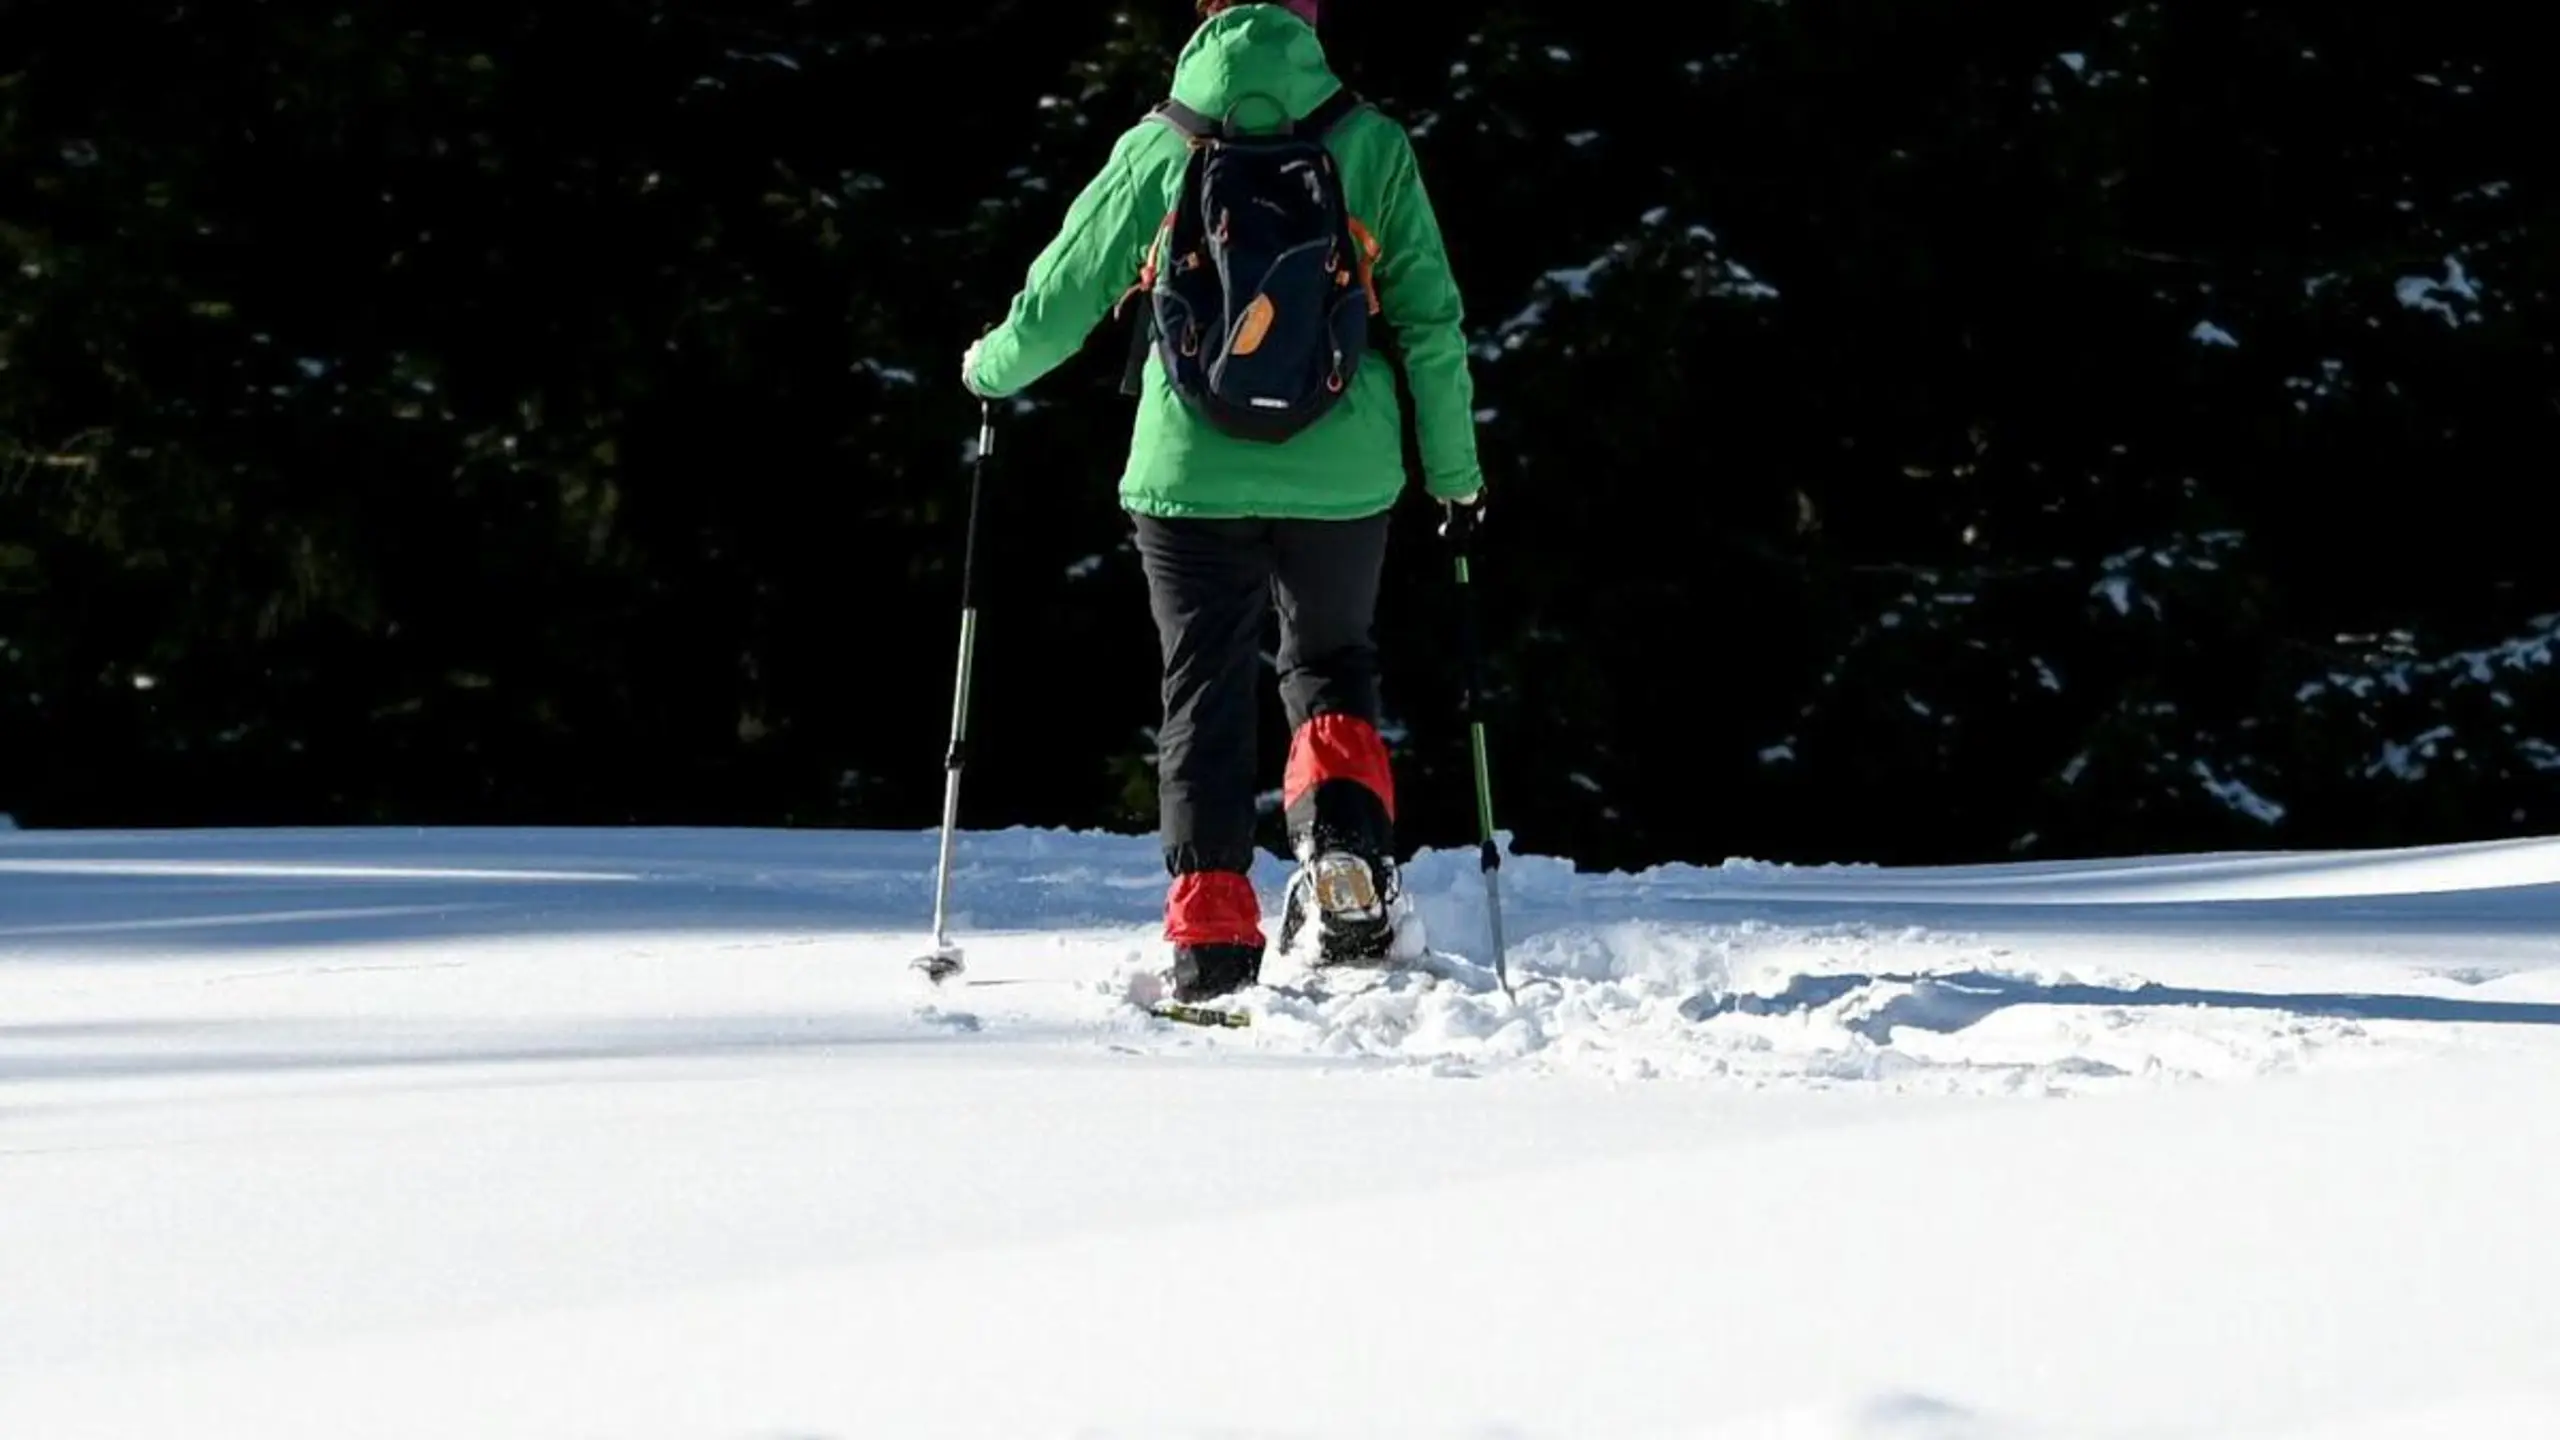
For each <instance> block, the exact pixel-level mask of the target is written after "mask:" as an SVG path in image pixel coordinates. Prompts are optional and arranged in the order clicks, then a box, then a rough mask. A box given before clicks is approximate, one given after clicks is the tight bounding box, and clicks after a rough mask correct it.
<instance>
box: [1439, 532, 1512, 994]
mask: <svg viewBox="0 0 2560 1440" xmlns="http://www.w3.org/2000/svg"><path fill="white" fill-rule="evenodd" d="M1482 503H1483V502H1482V501H1481V500H1479V501H1478V502H1477V504H1478V505H1481V504H1482ZM1446 509H1447V511H1448V514H1447V515H1446V517H1445V518H1444V519H1443V520H1442V521H1441V523H1440V533H1441V534H1443V535H1445V536H1448V537H1449V539H1450V541H1451V542H1452V543H1453V544H1455V545H1456V546H1457V552H1458V553H1457V577H1458V592H1459V594H1461V595H1462V596H1464V597H1465V599H1464V601H1463V602H1462V603H1461V604H1460V606H1459V609H1458V627H1459V633H1460V636H1461V638H1462V642H1463V644H1464V647H1465V655H1466V664H1467V692H1466V716H1467V748H1468V751H1469V753H1470V755H1471V757H1472V759H1473V761H1474V765H1475V777H1476V834H1477V837H1478V839H1477V849H1476V856H1477V864H1478V866H1479V868H1481V869H1482V870H1483V871H1484V896H1485V906H1486V911H1485V913H1486V915H1487V916H1488V917H1489V919H1490V922H1491V924H1492V927H1493V973H1494V978H1495V979H1497V980H1499V981H1501V982H1502V993H1503V994H1505V995H1509V996H1511V998H1512V999H1514V1000H1517V999H1518V998H1519V996H1517V995H1516V994H1513V992H1512V989H1511V968H1510V965H1509V962H1508V961H1507V959H1506V958H1505V955H1506V951H1505V947H1504V945H1503V940H1502V849H1501V847H1500V846H1499V845H1497V844H1496V843H1495V842H1494V838H1493V774H1492V767H1491V766H1490V764H1489V763H1488V762H1487V761H1486V759H1485V745H1484V691H1485V684H1484V635H1483V631H1482V629H1481V627H1480V625H1479V624H1478V621H1477V604H1476V587H1475V574H1474V571H1473V567H1472V566H1470V565H1469V563H1468V560H1469V557H1470V555H1471V553H1472V551H1473V549H1474V544H1473V542H1474V539H1475V530H1476V524H1477V517H1476V513H1475V506H1472V505H1455V504H1452V505H1448V506H1447V507H1446ZM1461 512H1464V513H1463V514H1462V513H1461Z"/></svg>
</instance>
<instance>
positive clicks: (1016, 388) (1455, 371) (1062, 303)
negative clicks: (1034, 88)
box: [969, 4, 1484, 520]
mask: <svg viewBox="0 0 2560 1440" xmlns="http://www.w3.org/2000/svg"><path fill="white" fill-rule="evenodd" d="M1341 83H1342V82H1341V81H1340V80H1339V79H1337V78H1336V77H1335V76H1334V74H1333V71H1332V69H1331V68H1330V66H1329V65H1328V64H1327V62H1326V60H1325V53H1324V46H1323V44H1322V43H1321V42H1320V41H1319V40H1318V39H1317V38H1316V32H1315V30H1314V29H1313V28H1312V27H1310V26H1309V25H1308V24H1307V23H1306V22H1305V21H1303V20H1301V19H1299V18H1298V17H1297V16H1295V15H1293V14H1291V13H1290V12H1289V11H1287V10H1285V9H1282V8H1281V7H1280V6H1277V5H1269V4H1250V5H1239V6H1235V7H1233V8H1231V9H1228V10H1224V11H1221V12H1219V13H1218V14H1216V15H1214V16H1212V17H1210V18H1209V19H1208V20H1207V21H1206V22H1205V23H1203V24H1202V25H1201V26H1200V28H1199V30H1198V31H1197V32H1196V33H1195V34H1194V35H1193V36H1192V37H1191V41H1190V43H1189V44H1187V45H1185V46H1184V47H1183V51H1182V56H1181V59H1180V60H1179V61H1178V62H1177V64H1176V66H1175V68H1174V77H1173V97H1174V98H1175V99H1177V100H1179V101H1181V102H1182V103H1183V104H1185V105H1188V106H1190V107H1191V108H1192V109H1194V110H1197V111H1199V112H1200V113H1201V114H1203V115H1208V116H1212V117H1217V116H1225V115H1227V114H1228V113H1229V112H1230V110H1233V111H1234V119H1235V121H1236V123H1238V124H1240V125H1243V126H1246V127H1248V128H1254V127H1259V126H1263V125H1267V124H1270V123H1273V122H1276V121H1277V120H1278V118H1279V117H1278V116H1276V115H1273V116H1270V117H1269V119H1268V120H1266V119H1264V118H1262V117H1261V116H1258V115H1257V114H1256V113H1255V112H1256V110H1257V109H1259V110H1263V111H1268V110H1269V109H1270V108H1271V107H1270V102H1269V101H1268V100H1261V99H1246V98H1245V97H1250V96H1268V97H1271V98H1272V99H1276V100H1278V101H1279V102H1280V103H1282V104H1284V105H1286V106H1287V107H1288V109H1289V112H1290V115H1289V118H1291V119H1293V120H1294V119H1297V118H1299V117H1302V116H1304V115H1306V114H1307V113H1308V112H1310V111H1312V110H1314V109H1315V108H1316V107H1317V106H1318V105H1321V104H1323V103H1324V102H1325V101H1326V100H1327V99H1329V98H1331V97H1332V95H1333V93H1334V91H1335V90H1336V89H1338V88H1339V87H1340V85H1341ZM1240 101H1241V102H1242V104H1241V108H1239V102H1240ZM1327 143H1328V145H1329V147H1330V148H1331V149H1332V151H1333V153H1334V157H1335V159H1336V160H1337V161H1339V162H1340V165H1341V168H1342V181H1343V194H1344V198H1345V200H1346V201H1347V202H1348V203H1349V205H1350V207H1351V213H1352V215H1353V216H1354V217H1355V218H1357V219H1358V220H1360V222H1361V223H1362V224H1363V225H1365V226H1366V227H1367V228H1368V230H1369V232H1370V234H1371V235H1372V236H1373V237H1375V239H1376V241H1377V243H1378V247H1379V253H1378V257H1377V260H1376V264H1375V270H1374V273H1375V277H1376V283H1377V289H1378V299H1379V304H1380V307H1381V317H1380V318H1383V319H1384V320H1385V321H1386V323H1387V325H1388V326H1389V327H1391V328H1392V330H1393V331H1394V333H1395V337H1396V339H1397V341H1398V342H1399V344H1400V348H1401V350H1402V358H1403V362H1404V369H1405V375H1406V383H1407V385H1408V386H1409V387H1410V388H1411V390H1412V393H1413V403H1414V409H1415V412H1416V414H1415V427H1414V429H1415V436H1416V440H1417V444H1418V446H1419V448H1420V451H1421V455H1422V469H1423V484H1424V488H1425V489H1427V490H1428V491H1429V492H1430V493H1431V494H1432V495H1434V496H1436V497H1438V498H1441V499H1444V500H1455V499H1463V498H1465V497H1466V496H1469V495H1472V494H1474V493H1475V492H1476V490H1477V488H1478V487H1479V486H1481V485H1482V484H1483V483H1484V482H1483V471H1482V470H1481V469H1480V468H1479V467H1478V465H1477V461H1476V440H1475V398H1474V382H1473V380H1472V378H1471V377H1470V375H1469V374H1468V370H1467V340H1466V333H1465V329H1464V324H1463V322H1464V318H1465V317H1464V310H1463V307H1462V305H1461V303H1460V300H1459V295H1458V286H1457V282H1456V280H1455V279H1453V278H1452V277H1451V275H1450V273H1449V259H1448V255H1447V253H1446V252H1445V251H1444V250H1443V249H1442V247H1441V240H1440V227H1439V222H1438V220H1437V219H1436V218H1435V217H1434V216H1433V214H1432V210H1431V201H1430V199H1429V197H1428V196H1427V195H1426V194H1425V193H1424V191H1423V186H1422V177H1421V173H1420V171H1419V169H1418V168H1417V166H1416V164H1415V160H1414V153H1413V146H1412V142H1411V140H1410V138H1409V137H1408V136H1407V135H1406V133H1405V130H1404V127H1403V126H1401V125H1399V124H1397V123H1396V122H1395V121H1393V120H1391V119H1389V118H1387V117H1386V116H1384V115H1381V114H1379V113H1378V112H1377V111H1375V110H1372V109H1366V108H1363V109H1361V110H1358V111H1355V112H1354V113H1353V114H1352V115H1350V116H1349V117H1347V118H1346V119H1345V120H1344V121H1343V122H1342V123H1341V124H1340V125H1339V126H1337V127H1335V129H1334V131H1333V133H1332V134H1331V136H1330V137H1328V141H1327ZM1188 159H1189V147H1188V145H1187V144H1186V142H1185V140H1184V138H1183V136H1182V135H1181V134H1180V133H1179V132H1178V131H1176V130H1174V129H1173V128H1172V127H1171V126H1168V125H1163V124H1159V123H1156V122H1153V121H1141V122H1140V123H1138V124H1136V125H1134V126H1132V127H1131V128H1130V129H1129V130H1128V131H1127V133H1125V134H1123V135H1122V136H1121V137H1120V140H1119V142H1118V143H1117V144H1116V145H1115V146H1114V147H1113V148H1112V151H1111V158H1110V160H1109V161H1108V162H1107V163H1106V164H1105V165H1104V166H1103V167H1102V173H1100V174H1099V175H1096V176H1095V177H1094V178H1093V180H1092V182H1091V183H1089V184H1088V185H1086V186H1085V188H1084V190H1083V192H1082V193H1080V194H1079V195H1077V196H1076V199H1075V201H1074V203H1073V204H1072V205H1071V206H1070V207H1069V208H1068V210H1067V215H1066V220H1065V222H1064V223H1063V224H1062V225H1060V227H1059V229H1058V233H1057V236H1056V238H1054V239H1052V240H1051V241H1050V242H1049V244H1048V247H1047V248H1046V249H1044V250H1042V251H1041V253H1040V255H1039V257H1038V258H1037V259H1036V260H1034V261H1033V262H1032V265H1031V270H1030V274H1029V276H1028V277H1027V279H1026V280H1025V282H1024V285H1023V288H1022V291H1021V293H1020V294H1018V295H1016V296H1015V297H1014V300H1013V304H1012V307H1011V309H1010V311H1009V312H1008V314H1007V316H1006V318H1005V320H1004V322H1003V323H1002V324H1000V325H998V326H997V327H996V328H995V329H994V330H992V331H990V332H989V333H988V335H987V336H986V338H985V339H984V340H983V341H982V342H981V343H980V345H979V348H978V358H977V362H976V366H975V369H974V371H973V373H972V374H971V376H970V377H969V378H970V380H971V383H972V388H974V389H975V390H976V391H977V392H978V393H980V394H982V395H987V396H991V397H1002V396H1008V395H1013V394H1017V393H1019V392H1021V391H1022V390H1024V389H1025V388H1027V387H1029V386H1030V385H1031V384H1032V383H1033V382H1034V381H1036V380H1038V379H1040V378H1041V377H1042V376H1044V375H1046V374H1048V373H1049V372H1050V371H1051V370H1054V369H1056V368H1057V367H1058V366H1059V365H1061V364H1063V363H1065V362H1066V361H1067V360H1069V359H1070V358H1072V357H1073V356H1075V354H1076V353H1077V352H1078V351H1079V350H1081V349H1082V348H1083V346H1084V344H1085V341H1086V339H1087V338H1088V337H1089V336H1090V335H1091V333H1092V332H1093V330H1094V328H1095V327H1096V326H1098V325H1100V324H1101V323H1102V322H1103V321H1104V320H1106V319H1108V318H1110V314H1111V309H1112V306H1113V305H1114V304H1115V303H1117V302H1118V301H1119V299H1120V297H1121V295H1122V294H1123V292H1125V291H1127V290H1128V289H1129V287H1130V286H1131V285H1132V284H1134V283H1135V282H1136V281H1137V278H1138V272H1139V268H1140V266H1141V264H1142V263H1143V262H1144V260H1145V258H1146V251H1147V248H1148V246H1149V245H1150V244H1152V243H1153V241H1154V239H1155V235H1156V229H1157V227H1158V225H1159V224H1161V223H1162V221H1163V219H1164V216H1165V212H1166V211H1167V210H1168V209H1170V208H1171V207H1172V205H1173V204H1174V202H1175V199H1176V198H1177V196H1178V195H1179V194H1180V191H1181V188H1182V172H1183V168H1184V165H1185V162H1186V161H1187V160H1188ZM1138 303H1139V302H1137V301H1133V302H1132V308H1133V309H1134V308H1135V306H1136V305H1137V304H1138ZM1128 313H1129V312H1126V311H1124V312H1123V315H1124V317H1125V316H1126V315H1127V314H1128ZM1384 338H1385V336H1384V335H1382V334H1380V333H1379V332H1378V331H1376V330H1374V329H1373V330H1372V332H1371V340H1372V342H1373V349H1372V351H1371V354H1370V356H1369V359H1368V360H1367V362H1365V363H1363V364H1362V365H1361V366H1360V370H1359V373H1358V375H1357V376H1356V377H1354V379H1353V381H1352V384H1351V389H1350V391H1349V393H1347V394H1346V395H1344V396H1343V397H1342V399H1341V401H1340V402H1339V403H1337V404H1336V405H1335V406H1334V408H1333V410H1332V411H1331V413H1329V414H1327V415H1326V416H1325V417H1324V418H1323V419H1321V420H1319V421H1317V422H1316V423H1315V424H1314V425H1312V426H1310V427H1309V428H1308V429H1306V430H1305V431H1303V432H1301V433H1300V434H1298V435H1297V436H1296V437H1294V438H1292V439H1290V440H1288V441H1286V442H1284V443H1281V444H1277V445H1274V444H1266V443H1261V442H1256V441H1250V440H1238V439H1235V438H1232V437H1230V436H1227V435H1225V434H1222V433H1220V432H1219V431H1217V430H1216V429H1214V428H1212V427H1211V426H1210V425H1209V423H1208V422H1207V421H1206V420H1203V419H1201V418H1200V417H1199V416H1198V415H1196V414H1195V413H1193V412H1192V410H1191V409H1190V407H1189V406H1187V405H1185V404H1184V403H1183V401H1182V399H1181V397H1180V396H1178V395H1176V394H1175V393H1174V391H1173V387H1172V386H1171V384H1170V383H1169V382H1168V381H1167V380H1166V379H1165V375H1164V369H1163V366H1162V365H1161V363H1160V362H1158V361H1157V360H1156V359H1155V358H1154V357H1153V356H1152V355H1150V356H1149V358H1148V360H1147V367H1146V377H1145V383H1144V385H1143V386H1142V387H1141V389H1142V393H1141V395H1140V397H1139V401H1138V415H1137V421H1136V426H1135V430H1134V433H1133V434H1132V436H1131V440H1130V446H1129V461H1128V467H1127V469H1126V470H1125V471H1123V472H1122V475H1121V478H1120V502H1121V504H1122V506H1123V507H1125V508H1127V509H1129V510H1131V511H1134V512H1137V513H1139V514H1144V515H1153V516H1161V517H1183V516H1194V517H1205V518H1218V519H1234V518H1241V517H1250V516H1259V517H1276V518H1299V519H1320V520H1347V519H1356V518H1358V517H1361V516H1365V515H1374V514H1376V513H1378V512H1379V511H1381V510H1385V509H1387V508H1389V507H1390V506H1392V505H1393V504H1394V503H1395V501H1396V498H1397V496H1398V495H1400V494H1401V493H1403V490H1404V485H1405V468H1404V415H1403V409H1404V406H1403V402H1402V399H1401V397H1400V396H1399V395H1398V393H1397V390H1396V382H1395V375H1394V372H1393V369H1392V368H1391V364H1390V362H1389V361H1388V359H1387V358H1386V356H1385V355H1383V354H1381V353H1379V352H1378V351H1377V350H1376V349H1375V348H1374V346H1375V342H1377V341H1380V340H1383V339H1384Z"/></svg>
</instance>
